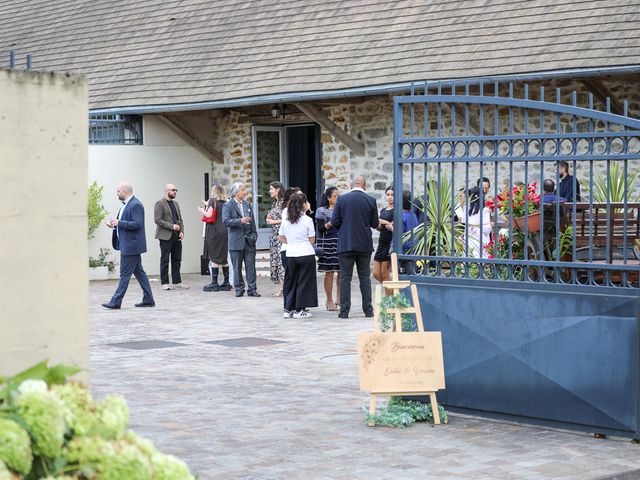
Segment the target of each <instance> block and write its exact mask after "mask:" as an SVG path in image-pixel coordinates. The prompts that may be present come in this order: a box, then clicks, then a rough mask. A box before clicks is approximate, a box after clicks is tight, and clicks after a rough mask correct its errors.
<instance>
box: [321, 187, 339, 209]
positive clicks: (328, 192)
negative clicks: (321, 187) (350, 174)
mask: <svg viewBox="0 0 640 480" xmlns="http://www.w3.org/2000/svg"><path fill="white" fill-rule="evenodd" d="M337 190H338V187H329V188H327V189H326V190H325V191H324V195H323V196H322V203H321V204H320V206H321V207H325V208H329V197H331V195H332V194H333V192H334V191H337Z"/></svg>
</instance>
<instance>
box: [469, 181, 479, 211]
mask: <svg viewBox="0 0 640 480" xmlns="http://www.w3.org/2000/svg"><path fill="white" fill-rule="evenodd" d="M467 199H468V201H469V215H475V214H476V213H478V212H479V211H480V188H479V187H473V188H470V189H469V190H468V192H467Z"/></svg>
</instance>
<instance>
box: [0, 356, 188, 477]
mask: <svg viewBox="0 0 640 480" xmlns="http://www.w3.org/2000/svg"><path fill="white" fill-rule="evenodd" d="M47 363H48V362H47V361H46V360H45V361H43V362H40V363H38V364H36V365H34V366H33V367H31V368H29V369H27V370H25V371H24V372H21V373H19V374H17V375H14V376H13V377H0V480H37V479H45V480H124V479H126V480H194V477H193V475H191V473H190V472H189V468H188V467H187V465H186V464H185V463H184V462H182V461H181V460H179V459H177V458H176V457H173V456H171V455H166V454H163V453H161V452H159V451H157V450H156V448H155V446H154V445H153V443H152V442H151V441H149V440H146V439H144V438H142V437H140V436H138V435H137V434H136V433H135V432H133V431H131V430H129V407H128V406H127V402H126V401H125V399H124V398H123V397H121V396H120V395H109V396H107V397H106V398H105V399H103V400H102V401H96V400H94V399H93V397H92V396H91V393H90V392H89V390H88V389H87V388H86V387H85V386H84V385H83V384H81V383H79V382H75V381H69V380H68V378H69V377H70V376H72V375H75V374H76V373H78V372H79V371H80V369H78V368H75V367H69V366H66V365H56V366H53V367H48V366H47Z"/></svg>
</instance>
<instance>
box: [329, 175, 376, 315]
mask: <svg viewBox="0 0 640 480" xmlns="http://www.w3.org/2000/svg"><path fill="white" fill-rule="evenodd" d="M366 190H367V182H366V180H365V178H364V177H363V176H362V175H358V176H357V177H354V178H353V180H352V181H351V191H350V192H349V193H346V194H344V195H340V196H339V197H338V200H337V201H336V205H335V207H334V209H333V215H332V216H331V225H333V226H335V227H337V228H338V264H339V265H340V313H339V314H338V317H340V318H348V317H349V311H350V310H351V278H352V276H353V267H354V265H355V267H356V270H357V271H358V279H359V280H360V294H361V295H362V311H363V312H364V314H365V316H366V317H373V305H372V301H371V252H373V239H372V237H371V229H372V228H377V227H378V223H379V222H378V209H377V206H376V199H375V198H373V197H372V196H371V195H367V193H366Z"/></svg>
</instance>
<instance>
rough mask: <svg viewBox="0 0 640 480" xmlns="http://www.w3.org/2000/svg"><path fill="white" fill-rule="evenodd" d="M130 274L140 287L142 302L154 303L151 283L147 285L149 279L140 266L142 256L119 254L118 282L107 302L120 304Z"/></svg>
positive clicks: (125, 291)
mask: <svg viewBox="0 0 640 480" xmlns="http://www.w3.org/2000/svg"><path fill="white" fill-rule="evenodd" d="M131 275H134V276H135V277H136V280H138V283H139V284H140V287H141V288H142V303H155V302H154V300H153V293H152V292H151V285H149V279H148V278H147V274H146V273H145V271H144V268H142V257H141V256H140V254H138V255H121V256H120V283H118V288H116V292H115V293H114V294H113V297H111V301H110V302H109V303H111V304H113V305H118V306H121V305H122V299H123V298H124V294H125V293H127V287H128V286H129V280H131Z"/></svg>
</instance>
